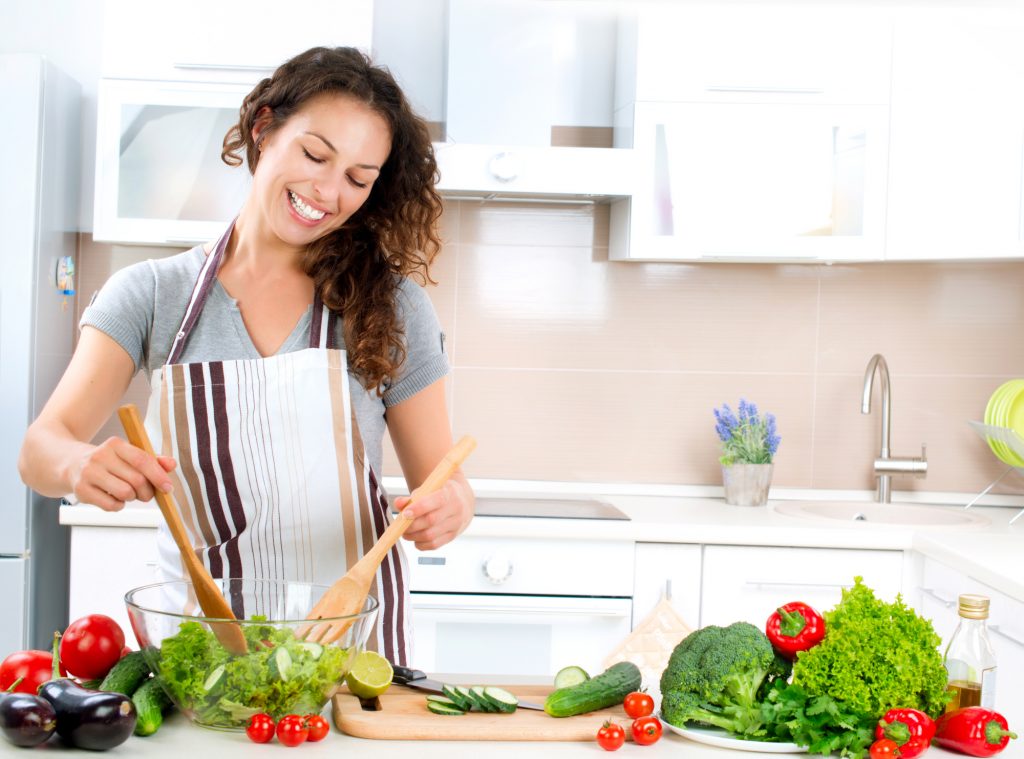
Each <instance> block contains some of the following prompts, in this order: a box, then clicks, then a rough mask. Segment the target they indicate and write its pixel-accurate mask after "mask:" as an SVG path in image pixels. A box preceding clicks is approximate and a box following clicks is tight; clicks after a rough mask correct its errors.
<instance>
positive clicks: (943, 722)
mask: <svg viewBox="0 0 1024 759" xmlns="http://www.w3.org/2000/svg"><path fill="white" fill-rule="evenodd" d="M1016 737H1017V734H1016V733H1012V732H1010V727H1009V725H1007V724H1006V718H1005V717H1004V716H1003V715H1001V714H999V713H998V712H994V711H992V710H991V709H985V708H984V707H981V706H968V707H965V708H963V709H957V710H956V711H953V712H950V713H949V714H944V715H942V716H941V717H939V721H938V722H937V723H936V725H935V742H936V743H937V744H938V745H940V746H942V747H943V748H948V749H952V750H953V751H959V752H961V753H963V754H970V755H971V756H992V755H993V754H998V753H999V752H1000V751H1002V750H1003V749H1004V748H1006V744H1007V743H1009V742H1010V739H1011V738H1016Z"/></svg>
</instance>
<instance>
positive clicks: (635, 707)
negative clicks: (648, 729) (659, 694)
mask: <svg viewBox="0 0 1024 759" xmlns="http://www.w3.org/2000/svg"><path fill="white" fill-rule="evenodd" d="M622 705H623V707H625V709H626V714H628V715H629V716H630V717H632V718H633V719H636V718H637V717H646V716H647V715H648V714H654V699H653V698H651V697H650V695H648V694H647V693H644V692H643V691H638V690H637V691H633V692H632V693H630V694H629V695H628V696H626V699H625V701H623V702H622Z"/></svg>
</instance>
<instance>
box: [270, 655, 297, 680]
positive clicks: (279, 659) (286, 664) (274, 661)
mask: <svg viewBox="0 0 1024 759" xmlns="http://www.w3.org/2000/svg"><path fill="white" fill-rule="evenodd" d="M291 668H292V655H291V654H289V653H288V651H286V650H285V649H284V648H283V647H282V646H278V647H277V649H276V650H275V651H274V653H272V654H271V655H270V674H271V676H273V677H276V678H277V679H278V680H280V681H281V682H286V681H287V680H288V678H289V676H290V675H289V672H290V671H291Z"/></svg>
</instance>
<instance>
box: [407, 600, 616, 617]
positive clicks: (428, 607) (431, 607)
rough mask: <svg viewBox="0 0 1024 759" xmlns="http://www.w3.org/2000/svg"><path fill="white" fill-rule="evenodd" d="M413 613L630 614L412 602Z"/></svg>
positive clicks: (551, 615) (597, 610) (584, 615)
mask: <svg viewBox="0 0 1024 759" xmlns="http://www.w3.org/2000/svg"><path fill="white" fill-rule="evenodd" d="M412 608H413V609H414V610H415V611H454V612H459V613H462V614H466V613H469V612H474V613H475V612H482V613H486V614H524V613H525V614H542V615H546V616H549V617H628V616H630V612H628V611H617V610H614V609H594V608H586V607H585V608H582V609H581V608H568V607H563V608H552V607H545V606H449V605H447V604H422V603H415V602H413V605H412Z"/></svg>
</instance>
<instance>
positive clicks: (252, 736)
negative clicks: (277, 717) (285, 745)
mask: <svg viewBox="0 0 1024 759" xmlns="http://www.w3.org/2000/svg"><path fill="white" fill-rule="evenodd" d="M245 734H246V735H248V736H249V740H251V741H252V742H253V743H267V742H269V741H270V739H271V738H273V737H274V718H273V717H271V716H270V715H269V714H254V715H252V716H251V717H249V724H248V725H246V726H245Z"/></svg>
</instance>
